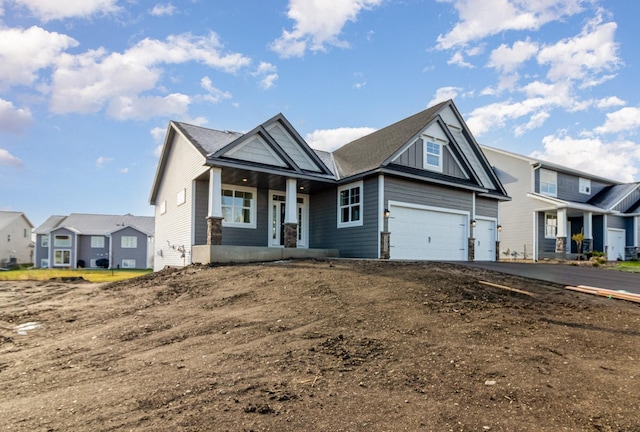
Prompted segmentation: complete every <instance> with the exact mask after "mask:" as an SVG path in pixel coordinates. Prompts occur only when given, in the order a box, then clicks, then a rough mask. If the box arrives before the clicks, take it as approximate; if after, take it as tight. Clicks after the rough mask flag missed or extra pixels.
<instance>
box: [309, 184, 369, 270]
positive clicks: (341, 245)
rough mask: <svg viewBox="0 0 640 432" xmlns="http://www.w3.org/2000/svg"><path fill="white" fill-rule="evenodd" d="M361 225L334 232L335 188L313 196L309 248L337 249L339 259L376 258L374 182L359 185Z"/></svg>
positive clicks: (335, 212)
mask: <svg viewBox="0 0 640 432" xmlns="http://www.w3.org/2000/svg"><path fill="white" fill-rule="evenodd" d="M363 189H364V190H363V210H362V218H363V219H362V222H363V224H362V226H357V227H349V228H340V229H338V227H337V226H338V213H337V212H338V210H337V207H338V192H337V189H335V188H330V189H327V190H325V191H323V192H320V193H318V194H315V195H313V197H312V198H311V200H310V208H309V226H310V232H309V247H311V248H329V249H338V250H339V251H340V256H341V257H346V258H377V257H378V255H379V254H378V252H379V251H378V237H379V236H380V233H379V231H380V230H379V228H378V179H377V177H371V178H368V179H365V180H364V182H363Z"/></svg>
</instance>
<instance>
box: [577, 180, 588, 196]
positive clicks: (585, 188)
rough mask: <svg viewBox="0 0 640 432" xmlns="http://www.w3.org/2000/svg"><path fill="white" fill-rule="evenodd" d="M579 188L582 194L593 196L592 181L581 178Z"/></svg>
mask: <svg viewBox="0 0 640 432" xmlns="http://www.w3.org/2000/svg"><path fill="white" fill-rule="evenodd" d="M578 187H579V190H580V193H583V194H587V195H591V180H589V179H584V178H580V180H579V186H578Z"/></svg>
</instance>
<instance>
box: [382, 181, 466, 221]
mask: <svg viewBox="0 0 640 432" xmlns="http://www.w3.org/2000/svg"><path fill="white" fill-rule="evenodd" d="M390 200H391V201H400V202H406V203H411V204H419V205H424V206H432V207H440V208H448V209H454V210H463V211H468V212H469V213H470V214H471V211H472V207H473V201H472V200H473V198H472V192H469V191H461V190H457V189H453V188H447V187H445V186H439V185H434V184H421V183H416V182H412V181H409V180H404V179H399V178H392V177H385V179H384V201H385V202H384V205H385V207H388V205H389V201H390Z"/></svg>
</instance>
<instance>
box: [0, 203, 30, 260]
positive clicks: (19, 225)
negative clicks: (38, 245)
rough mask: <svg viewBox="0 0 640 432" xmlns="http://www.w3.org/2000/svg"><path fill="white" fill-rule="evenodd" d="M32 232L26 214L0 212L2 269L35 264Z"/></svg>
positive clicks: (0, 258) (0, 257)
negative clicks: (16, 265)
mask: <svg viewBox="0 0 640 432" xmlns="http://www.w3.org/2000/svg"><path fill="white" fill-rule="evenodd" d="M32 230H33V225H32V224H31V222H30V221H29V219H27V217H26V216H25V214H24V213H20V212H12V211H0V267H2V268H5V267H8V266H10V265H15V264H26V263H31V262H33V241H32V240H31V231H32Z"/></svg>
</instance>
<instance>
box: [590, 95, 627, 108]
mask: <svg viewBox="0 0 640 432" xmlns="http://www.w3.org/2000/svg"><path fill="white" fill-rule="evenodd" d="M626 104H627V103H626V102H625V101H623V100H622V99H620V98H619V97H617V96H610V97H608V98H603V99H599V100H597V101H596V106H597V107H598V108H600V109H605V108H611V107H615V106H624V105H626Z"/></svg>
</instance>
